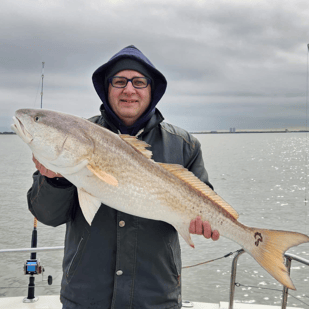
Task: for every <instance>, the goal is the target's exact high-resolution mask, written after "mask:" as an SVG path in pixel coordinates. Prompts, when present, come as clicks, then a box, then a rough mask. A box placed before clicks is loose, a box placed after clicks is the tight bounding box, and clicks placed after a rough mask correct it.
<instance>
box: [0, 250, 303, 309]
mask: <svg viewBox="0 0 309 309" xmlns="http://www.w3.org/2000/svg"><path fill="white" fill-rule="evenodd" d="M63 249H64V246H58V247H41V248H17V249H0V254H1V253H19V252H29V253H32V252H48V251H59V250H63ZM243 253H245V250H243V249H240V250H238V251H237V253H236V255H235V257H234V259H233V262H232V271H231V281H230V300H229V309H233V305H234V295H235V286H236V271H237V262H238V259H239V257H240V256H241V255H242V254H243ZM284 257H285V265H286V267H287V269H288V273H289V274H290V269H291V264H292V260H294V261H297V262H299V263H302V264H304V265H307V266H309V261H308V260H306V259H303V258H301V257H299V256H297V255H294V254H289V253H286V254H285V255H284ZM288 294H289V289H288V288H287V287H285V286H284V287H283V291H282V303H281V309H286V306H287V300H288Z"/></svg>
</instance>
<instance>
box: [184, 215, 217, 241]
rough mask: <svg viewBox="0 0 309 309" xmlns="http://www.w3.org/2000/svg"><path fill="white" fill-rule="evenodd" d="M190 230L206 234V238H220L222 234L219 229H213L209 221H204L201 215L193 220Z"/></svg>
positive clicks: (194, 232)
mask: <svg viewBox="0 0 309 309" xmlns="http://www.w3.org/2000/svg"><path fill="white" fill-rule="evenodd" d="M189 232H190V233H191V234H197V235H204V237H205V238H207V239H209V238H211V239H212V240H218V239H219V237H220V234H219V232H218V231H217V230H214V231H212V230H211V226H210V224H209V222H208V221H204V222H203V221H202V219H201V217H197V218H196V219H193V220H191V223H190V228H189Z"/></svg>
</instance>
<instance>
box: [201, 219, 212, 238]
mask: <svg viewBox="0 0 309 309" xmlns="http://www.w3.org/2000/svg"><path fill="white" fill-rule="evenodd" d="M203 229H204V233H203V235H204V237H205V238H207V239H209V238H210V237H211V226H210V224H209V222H208V221H204V222H203Z"/></svg>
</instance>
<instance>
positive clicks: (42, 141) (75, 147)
mask: <svg viewBox="0 0 309 309" xmlns="http://www.w3.org/2000/svg"><path fill="white" fill-rule="evenodd" d="M79 120H82V119H81V118H79V117H76V116H72V115H68V114H64V113H60V112H56V111H51V110H42V109H19V110H17V111H16V112H15V116H14V117H13V124H12V125H11V128H12V130H13V131H15V132H16V134H17V135H18V136H19V137H20V138H21V139H22V140H23V141H24V142H25V143H26V144H27V145H28V146H29V147H30V149H31V150H32V152H33V154H34V156H35V157H36V158H37V159H38V160H39V161H40V162H41V163H42V164H43V165H44V166H45V167H46V168H49V169H51V170H52V171H54V172H59V173H60V172H61V167H68V166H74V165H77V164H78V163H79V162H80V161H82V160H85V157H87V156H88V155H89V154H90V153H91V152H92V151H93V142H92V140H91V138H90V137H88V136H87V134H85V130H84V127H85V126H84V127H83V126H82V125H81V124H80V122H81V123H83V122H82V121H79Z"/></svg>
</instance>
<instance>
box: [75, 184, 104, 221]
mask: <svg viewBox="0 0 309 309" xmlns="http://www.w3.org/2000/svg"><path fill="white" fill-rule="evenodd" d="M77 192H78V200H79V205H80V208H81V210H82V212H83V215H84V217H85V219H86V221H87V222H88V223H89V225H91V223H92V221H93V218H94V217H95V215H96V213H97V211H98V210H99V208H100V206H101V201H100V200H98V199H97V198H96V197H94V196H93V195H91V194H89V193H88V192H87V191H85V190H84V189H77Z"/></svg>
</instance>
